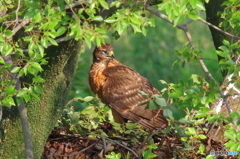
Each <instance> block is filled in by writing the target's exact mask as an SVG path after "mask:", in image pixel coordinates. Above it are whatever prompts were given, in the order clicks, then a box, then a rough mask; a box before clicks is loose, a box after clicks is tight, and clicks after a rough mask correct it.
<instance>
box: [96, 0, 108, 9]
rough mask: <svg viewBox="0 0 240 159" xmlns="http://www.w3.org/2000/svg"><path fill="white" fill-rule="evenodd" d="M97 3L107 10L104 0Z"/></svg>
mask: <svg viewBox="0 0 240 159" xmlns="http://www.w3.org/2000/svg"><path fill="white" fill-rule="evenodd" d="M98 2H99V3H100V4H101V6H102V7H103V8H105V9H109V7H108V3H107V2H106V1H105V0H98Z"/></svg>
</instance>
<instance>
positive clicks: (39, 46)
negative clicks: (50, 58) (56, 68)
mask: <svg viewBox="0 0 240 159" xmlns="http://www.w3.org/2000/svg"><path fill="white" fill-rule="evenodd" d="M37 46H38V50H39V52H40V55H41V57H43V56H44V48H43V46H42V45H37Z"/></svg>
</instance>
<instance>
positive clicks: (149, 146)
mask: <svg viewBox="0 0 240 159" xmlns="http://www.w3.org/2000/svg"><path fill="white" fill-rule="evenodd" d="M148 148H150V149H157V148H158V147H157V145H155V144H151V145H148Z"/></svg>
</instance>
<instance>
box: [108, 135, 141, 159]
mask: <svg viewBox="0 0 240 159" xmlns="http://www.w3.org/2000/svg"><path fill="white" fill-rule="evenodd" d="M105 139H107V140H109V141H111V142H114V143H115V144H117V145H119V146H121V147H123V148H125V149H127V150H128V151H130V152H132V153H133V154H134V155H135V156H136V157H137V158H138V154H136V152H135V151H133V150H132V149H130V148H129V147H127V146H125V145H123V144H121V143H119V142H117V141H115V140H112V139H109V138H107V137H105Z"/></svg>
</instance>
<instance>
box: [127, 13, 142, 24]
mask: <svg viewBox="0 0 240 159" xmlns="http://www.w3.org/2000/svg"><path fill="white" fill-rule="evenodd" d="M139 18H140V17H139V16H138V15H136V14H133V16H132V17H130V18H129V19H130V21H131V22H132V23H134V24H136V25H138V26H140V24H141V21H140V20H139Z"/></svg>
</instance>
